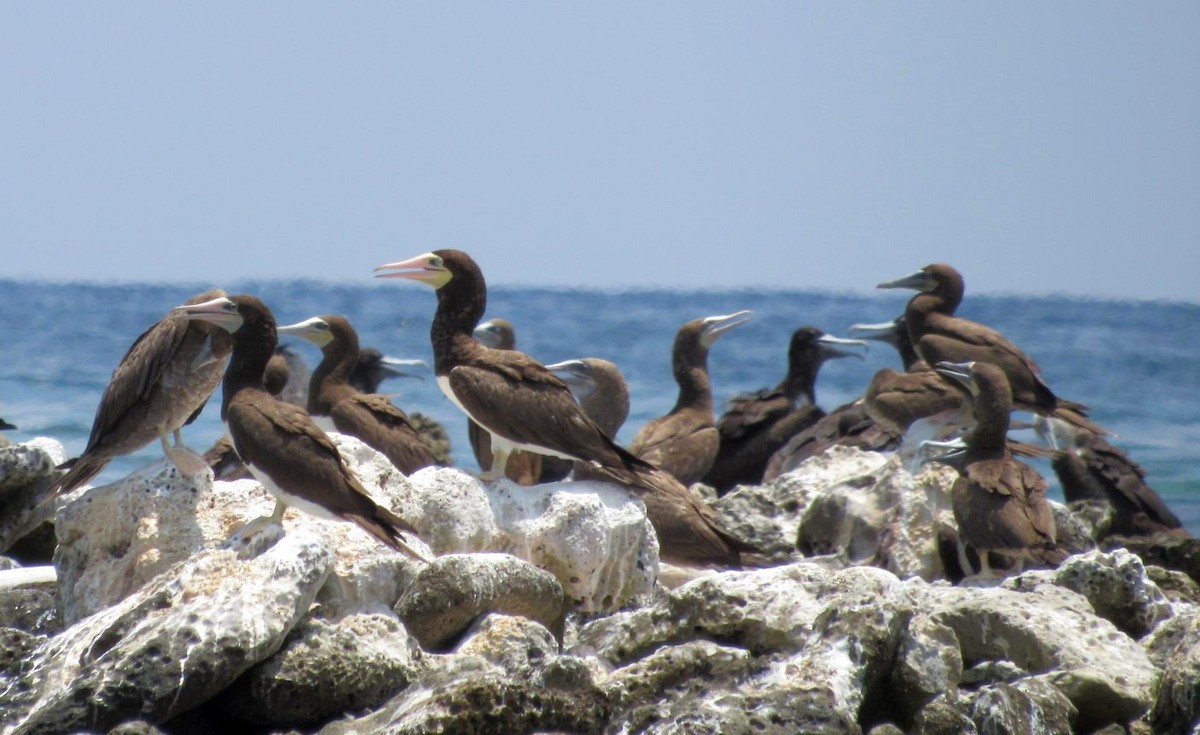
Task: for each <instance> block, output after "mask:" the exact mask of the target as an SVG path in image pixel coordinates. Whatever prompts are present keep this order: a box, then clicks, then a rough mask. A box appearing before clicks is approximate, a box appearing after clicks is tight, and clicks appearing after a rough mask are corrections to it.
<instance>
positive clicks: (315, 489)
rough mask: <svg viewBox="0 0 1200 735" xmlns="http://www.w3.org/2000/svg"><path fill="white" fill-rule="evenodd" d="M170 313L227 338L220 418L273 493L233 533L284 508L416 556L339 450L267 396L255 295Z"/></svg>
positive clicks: (264, 316) (269, 320)
mask: <svg viewBox="0 0 1200 735" xmlns="http://www.w3.org/2000/svg"><path fill="white" fill-rule="evenodd" d="M175 313H177V314H180V315H182V316H184V317H186V318H187V319H188V320H191V321H201V322H208V323H211V324H215V325H217V326H218V327H220V328H222V329H224V330H225V331H227V332H229V333H231V334H232V335H233V354H232V357H231V359H230V361H229V368H228V370H226V372H225V378H224V381H223V383H222V386H223V397H222V401H221V419H222V420H223V421H224V422H225V428H226V431H227V432H228V433H229V436H230V437H231V438H232V439H233V445H234V448H235V449H236V450H237V453H238V456H239V457H241V458H242V461H243V462H245V464H246V467H247V468H249V470H250V473H251V474H252V475H254V477H255V479H257V480H258V481H259V482H261V483H262V485H263V487H265V488H266V489H267V490H268V491H270V492H271V494H272V495H274V496H275V499H276V503H275V511H274V513H272V514H271V515H270V516H268V517H266V518H260V519H257V520H256V521H252V522H251V523H249V524H248V525H247V526H246V527H245V528H243V529H242V530H241V531H239V535H240V536H242V537H247V536H250V535H252V534H253V533H255V532H257V531H258V530H260V529H261V528H263V527H264V526H266V525H269V524H272V523H278V522H279V521H280V520H281V519H282V518H283V513H284V510H285V509H286V507H287V506H288V505H291V506H295V507H297V508H300V509H302V510H304V511H306V512H308V513H311V514H313V515H316V516H318V517H322V518H330V519H334V520H346V521H353V522H354V523H356V524H358V525H359V527H361V528H362V529H363V530H365V531H366V532H367V533H369V534H371V535H372V536H374V537H375V538H376V539H378V540H379V541H380V542H382V543H384V544H386V545H387V546H390V547H391V548H393V549H396V550H397V551H401V552H403V553H405V554H407V555H408V556H410V557H412V558H414V559H422V557H421V555H420V554H418V553H417V552H416V551H415V550H413V549H412V548H411V547H410V546H409V545H408V544H407V543H406V541H405V538H404V533H403V532H405V531H407V532H409V533H413V534H415V533H416V529H414V528H413V527H412V526H411V525H409V524H408V523H407V522H405V521H404V520H403V519H402V518H400V517H399V516H397V515H396V514H394V513H392V512H391V511H390V510H388V509H387V508H384V507H382V506H380V505H379V504H377V503H376V502H375V501H374V500H373V499H372V498H371V496H370V495H369V494H368V493H367V491H366V489H365V488H363V486H362V484H361V483H360V482H359V481H358V478H356V477H355V476H354V475H353V474H352V473H351V472H350V469H349V468H348V467H347V466H346V463H345V462H344V461H342V457H341V455H339V454H338V450H337V447H336V446H334V444H333V442H332V441H331V440H330V438H329V437H328V436H326V435H325V432H323V431H321V429H320V428H318V427H317V425H316V424H315V423H314V422H313V420H312V418H311V417H310V416H309V415H308V412H306V411H305V410H304V409H303V408H301V407H299V406H296V405H294V404H291V403H287V402H285V401H281V400H279V399H277V398H274V397H273V396H271V394H270V393H268V392H267V391H266V389H265V388H264V387H263V377H264V372H265V371H266V368H267V363H268V362H269V361H270V359H271V355H272V354H273V352H274V350H275V345H276V341H277V336H276V332H275V318H274V316H273V315H272V314H271V310H270V309H268V308H267V306H266V305H265V304H263V302H262V301H260V300H258V299H257V298H256V297H254V296H231V297H219V298H215V299H212V300H210V301H205V302H203V303H199V304H191V305H184V306H180V307H178V308H177V309H176V310H175Z"/></svg>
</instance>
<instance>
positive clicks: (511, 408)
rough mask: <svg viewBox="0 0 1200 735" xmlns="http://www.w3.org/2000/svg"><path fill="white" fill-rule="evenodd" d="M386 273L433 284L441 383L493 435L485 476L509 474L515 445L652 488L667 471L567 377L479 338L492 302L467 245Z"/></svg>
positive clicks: (399, 264) (433, 333) (433, 330)
mask: <svg viewBox="0 0 1200 735" xmlns="http://www.w3.org/2000/svg"><path fill="white" fill-rule="evenodd" d="M375 270H376V271H392V272H387V273H380V274H379V277H381V278H406V279H409V280H414V281H419V282H421V283H425V284H427V285H429V286H432V287H433V288H434V290H435V292H436V293H437V300H438V305H437V311H436V312H435V313H434V317H433V325H432V327H431V328H430V341H431V342H432V345H433V355H434V374H435V375H436V376H437V382H438V386H439V387H440V388H441V389H442V392H443V393H445V395H446V397H447V398H449V399H450V401H451V402H452V403H453V404H454V405H456V406H458V407H459V408H460V409H461V410H462V411H463V412H464V413H466V414H467V416H469V417H470V418H472V419H474V421H475V422H476V423H478V424H479V425H480V426H482V427H483V428H484V429H486V430H487V431H488V433H490V434H491V436H492V454H493V455H494V458H495V459H494V461H493V463H492V467H491V469H490V470H488V471H487V472H485V473H484V475H483V478H484V479H486V480H495V479H498V478H500V477H503V476H504V466H505V464H506V463H507V461H508V456H509V454H511V453H512V451H513V450H515V449H523V450H526V451H531V452H537V453H539V454H546V455H550V456H552V457H561V458H563V459H572V460H579V461H582V462H589V463H593V464H594V465H596V466H597V468H599V470H600V471H601V472H603V473H604V474H605V475H606V476H608V477H610V478H611V479H613V480H616V481H617V482H620V483H623V484H625V485H630V486H632V487H636V488H640V489H642V490H652V489H653V488H654V487H655V486H656V482H657V481H658V479H659V477H660V476H661V473H660V472H659V471H658V470H657V469H655V468H654V467H653V465H650V464H648V463H646V462H644V461H642V460H640V459H638V458H637V457H635V456H633V455H632V454H630V453H629V452H627V451H626V450H624V449H622V448H621V447H620V446H618V445H617V444H615V443H614V442H613V441H612V440H611V439H609V438H608V437H607V436H605V435H604V432H603V431H601V430H600V427H598V426H596V424H595V422H593V421H592V420H591V419H590V418H588V417H587V414H585V413H584V411H583V409H582V408H580V406H579V404H578V403H576V402H575V399H574V398H573V397H572V396H571V391H570V389H569V388H567V385H566V383H564V382H563V381H562V380H561V379H559V378H558V377H557V376H555V375H554V373H552V372H550V371H549V370H547V369H546V366H545V365H542V364H541V363H540V362H538V361H537V360H534V359H533V358H531V357H529V356H528V355H526V354H524V353H522V352H520V351H518V350H497V349H493V348H491V347H487V346H485V345H483V344H481V343H480V342H479V341H478V340H476V339H475V337H474V335H473V332H474V330H475V325H476V324H478V323H479V320H480V318H482V316H483V313H484V310H485V309H486V308H487V284H486V282H485V281H484V278H483V273H482V272H481V271H480V270H479V266H478V265H476V263H475V261H474V260H472V259H471V257H470V256H469V255H467V254H466V253H464V252H462V251H461V250H449V249H447V250H436V251H434V252H431V253H425V254H424V255H418V256H417V257H415V258H411V259H409V260H405V261H400V262H397V263H389V264H387V265H381V266H379V267H378V268H376V269H375Z"/></svg>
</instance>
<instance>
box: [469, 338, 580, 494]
mask: <svg viewBox="0 0 1200 735" xmlns="http://www.w3.org/2000/svg"><path fill="white" fill-rule="evenodd" d="M472 334H473V335H474V336H475V339H477V340H479V342H480V343H481V344H483V345H484V346H486V347H491V348H492V349H494V350H515V349H516V348H517V333H516V330H515V329H513V325H512V322H510V321H508V320H507V319H501V318H499V317H497V318H493V319H488V320H487V321H486V322H480V323H479V325H477V326H476V327H475V329H474V330H473V331H472ZM467 441H469V442H470V443H471V451H472V452H473V453H474V454H475V461H476V462H478V463H479V468H480V469H481V470H483V471H485V472H486V471H488V470H490V469H491V468H492V462H493V457H492V435H491V434H489V433H488V432H487V430H486V429H484V428H483V427H482V426H480V425H479V424H477V423H475V421H474V419H471V418H468V419H467ZM552 459H553V458H552ZM544 464H545V456H544V455H541V454H537V453H535V452H522V451H521V450H519V449H518V450H516V451H514V452H513V453H512V454H510V455H508V463H507V464H505V466H504V475H505V477H507V478H508V479H510V480H512V481H513V482H515V483H517V484H518V485H535V484H537V483H539V482H542V481H543V480H542V474H543V470H544ZM564 465H565V466H567V467H569V466H570V465H571V463H570V462H568V461H566V460H559V463H558V464H557V465H556V467H557V469H559V470H561V469H562V467H563V466H564ZM567 471H568V472H569V471H570V470H569V469H568V470H567Z"/></svg>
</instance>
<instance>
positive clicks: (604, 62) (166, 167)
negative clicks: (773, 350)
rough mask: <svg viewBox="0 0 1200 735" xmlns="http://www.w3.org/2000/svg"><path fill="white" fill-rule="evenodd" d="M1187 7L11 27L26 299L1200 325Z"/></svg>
mask: <svg viewBox="0 0 1200 735" xmlns="http://www.w3.org/2000/svg"><path fill="white" fill-rule="evenodd" d="M1198 80H1200V3H1195V2H1155V3H1115V2H1099V3H1097V2H1055V3H1046V4H1033V3H992V4H979V3H888V4H884V3H871V4H864V3H809V2H755V3H735V2H725V3H711V2H686V3H685V2H669V3H639V2H628V3H602V4H601V3H568V2H521V3H509V2H505V3H500V2H446V3H439V2H421V3H413V2H387V3H369V2H352V3H311V2H287V3H284V2H277V3H269V2H257V3H231V2H214V3H132V2H105V3H87V2H72V3H6V4H4V5H3V7H2V8H0V99H2V100H3V103H2V104H3V108H4V113H3V114H0V135H2V136H3V140H4V141H5V142H4V145H3V146H0V242H3V248H4V250H3V251H4V254H5V270H6V274H5V275H8V276H16V277H26V276H28V277H37V278H64V279H89V280H92V279H96V280H114V279H119V280H154V281H161V280H166V281H182V280H186V281H202V282H211V283H215V284H218V285H223V284H225V283H227V282H231V281H234V280H236V279H239V278H244V277H251V278H265V277H279V278H294V277H310V278H328V279H336V280H344V281H354V280H357V279H361V280H363V281H364V282H369V280H370V272H371V268H372V267H373V266H375V265H377V264H379V263H382V262H385V261H391V260H397V259H400V258H405V257H408V256H411V255H415V254H418V253H420V252H424V251H426V250H430V249H433V248H436V247H459V248H462V249H464V250H467V251H469V252H471V253H472V254H473V255H475V256H476V259H477V260H478V261H480V263H481V264H482V265H483V267H484V270H485V273H486V274H487V276H488V278H489V280H490V281H492V282H503V283H544V284H551V285H559V286H602V287H618V288H619V287H625V286H648V285H660V286H668V287H683V286H699V287H705V288H708V287H750V288H754V287H772V288H793V287H794V288H804V289H808V288H822V289H832V290H838V291H841V290H854V291H862V290H869V289H871V288H872V287H873V286H874V285H875V284H876V283H877V282H879V281H881V280H884V279H887V278H892V277H896V276H900V275H903V274H905V273H908V272H910V271H912V270H914V269H916V268H917V267H919V266H921V265H924V264H926V263H929V262H933V261H940V260H944V261H947V262H950V263H952V264H954V265H956V266H957V267H958V268H959V269H960V270H962V271H963V273H964V274H965V275H966V278H967V283H968V288H969V289H970V290H972V291H976V292H1016V293H1067V294H1073V295H1096V296H1107V297H1121V298H1124V297H1133V298H1165V299H1174V300H1184V301H1192V302H1196V301H1200V291H1198V290H1197V287H1196V283H1197V281H1198V279H1200V81H1198Z"/></svg>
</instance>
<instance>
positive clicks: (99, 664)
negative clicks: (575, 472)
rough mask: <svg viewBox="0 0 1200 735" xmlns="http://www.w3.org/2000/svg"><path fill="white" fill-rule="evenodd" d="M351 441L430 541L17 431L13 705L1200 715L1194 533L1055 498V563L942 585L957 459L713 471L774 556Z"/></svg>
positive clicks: (724, 510)
mask: <svg viewBox="0 0 1200 735" xmlns="http://www.w3.org/2000/svg"><path fill="white" fill-rule="evenodd" d="M336 441H337V442H338V444H339V448H340V449H341V451H342V452H343V454H344V455H345V456H346V457H347V460H348V461H349V463H350V464H351V467H352V469H353V470H354V471H355V473H356V474H357V475H358V476H359V477H360V478H361V479H362V480H363V482H364V485H365V486H366V487H367V488H368V489H369V490H370V491H371V492H372V493H373V494H375V496H376V497H377V498H378V499H380V500H381V501H382V502H384V503H386V504H388V505H390V506H391V507H392V508H393V509H394V510H395V511H396V512H398V513H399V514H400V515H401V516H403V517H404V518H406V519H407V520H409V521H410V522H411V523H413V525H414V526H416V527H417V528H418V529H419V531H420V537H421V541H420V542H418V543H417V548H418V549H419V550H420V551H422V553H424V554H425V555H426V556H427V557H428V558H430V559H432V561H431V562H430V563H428V564H425V563H422V562H417V561H414V560H412V559H409V558H406V557H404V556H401V555H399V554H396V553H394V552H392V551H390V550H389V549H387V548H386V547H384V546H382V545H380V544H378V543H377V542H376V541H374V540H373V539H372V538H371V537H369V536H368V535H366V534H365V533H363V532H362V531H360V530H359V529H358V528H357V527H355V526H353V525H352V524H348V523H337V522H332V521H324V520H320V519H316V518H313V517H311V516H308V515H305V514H303V513H300V512H297V511H294V510H293V511H289V512H288V514H287V516H286V517H285V520H284V523H283V526H282V528H280V527H278V526H276V527H274V528H270V529H268V530H267V531H264V532H263V533H261V534H259V535H258V536H255V537H254V538H252V539H250V540H249V541H248V542H240V541H234V542H231V541H229V540H228V539H229V537H230V535H231V534H232V533H233V531H235V530H236V529H237V528H239V527H240V526H242V525H243V524H244V523H246V522H247V521H249V520H252V519H253V518H256V517H258V516H262V515H267V514H268V513H269V512H270V510H271V508H272V504H273V500H272V499H271V498H270V497H269V496H268V494H267V493H266V492H265V491H264V490H263V489H262V488H261V487H260V486H259V485H258V484H257V483H256V482H253V481H250V480H241V481H236V482H216V483H214V482H213V481H212V479H211V476H208V475H204V476H198V477H180V476H178V475H177V473H176V471H175V469H174V468H173V466H171V465H170V464H168V463H166V462H159V463H155V464H152V465H149V466H147V467H145V468H143V469H141V470H139V471H138V472H136V473H134V474H133V475H131V476H129V477H127V478H125V479H123V480H121V481H119V482H117V483H114V484H111V485H107V486H102V487H94V488H85V489H83V490H81V491H79V492H76V493H74V494H72V495H70V496H67V497H66V498H63V499H61V501H60V502H59V503H58V504H57V507H56V508H37V507H35V499H36V498H37V497H38V490H39V488H40V487H44V486H45V484H46V483H48V482H49V480H50V478H52V476H53V473H54V470H53V467H54V465H55V464H57V463H58V462H60V461H62V459H64V457H63V453H62V448H61V446H58V445H57V443H56V442H53V441H52V440H45V439H41V440H36V441H34V442H31V443H28V444H24V445H17V446H11V447H3V448H0V549H3V550H4V551H5V553H6V554H8V557H5V558H3V559H0V638H2V639H3V642H4V645H3V649H2V651H3V654H2V657H0V733H6V734H7V733H22V734H25V733H64V732H81V731H82V732H120V733H154V732H166V733H204V732H217V731H226V732H261V733H274V732H304V733H308V732H319V733H330V734H332V733H383V732H387V733H526V732H528V733H539V732H541V733H552V732H553V733H560V732H571V733H678V732H683V733H710V732H711V733H743V732H753V733H801V732H804V733H877V734H883V733H899V732H911V733H973V732H974V733H1092V732H1102V733H1113V734H1115V733H1123V732H1133V733H1193V732H1200V729H1198V728H1197V725H1196V721H1197V717H1198V715H1200V586H1198V585H1197V579H1198V578H1200V549H1198V547H1197V545H1196V543H1195V540H1194V539H1188V538H1183V539H1180V538H1167V539H1138V540H1130V541H1128V542H1123V541H1121V540H1114V539H1102V543H1101V545H1100V548H1097V544H1096V539H1095V536H1096V535H1097V533H1098V530H1097V529H1099V528H1102V527H1103V521H1104V518H1103V516H1104V510H1103V509H1097V508H1094V507H1080V508H1066V507H1063V506H1058V507H1057V508H1056V513H1057V518H1058V526H1059V538H1060V541H1062V542H1064V543H1065V544H1066V545H1067V546H1068V547H1069V548H1071V549H1072V550H1073V551H1075V552H1076V553H1075V555H1073V556H1072V557H1071V558H1070V559H1069V560H1068V561H1067V562H1066V563H1065V564H1064V565H1063V566H1061V567H1060V568H1059V569H1056V570H1032V571H1027V572H1025V573H1023V574H1020V575H1018V576H1014V577H1010V578H1008V579H1006V580H1004V581H1002V582H991V583H987V584H985V583H982V582H973V581H971V580H968V581H967V582H966V583H963V584H960V585H957V586H955V585H952V584H950V583H949V582H948V581H946V579H945V577H946V572H947V570H946V569H944V568H943V561H942V557H940V556H939V554H938V553H937V543H938V537H939V531H940V530H942V529H943V528H945V527H946V526H948V525H950V526H952V517H951V515H950V511H949V497H948V494H947V492H948V489H949V486H950V484H951V482H952V480H953V472H952V471H951V470H947V469H945V468H939V467H934V466H929V467H926V468H924V469H922V470H921V471H920V472H919V473H917V474H913V473H912V472H910V471H909V470H907V469H906V468H905V467H904V466H903V464H902V463H901V461H900V460H899V458H897V457H892V456H888V455H882V454H874V453H865V452H859V451H857V450H846V449H837V450H835V451H832V452H830V453H828V454H826V455H824V456H821V457H817V458H815V459H813V460H810V461H808V462H806V463H805V464H804V465H802V466H801V467H800V468H799V469H797V470H796V471H794V472H792V473H790V474H788V475H785V476H783V477H781V478H779V479H778V480H776V481H775V482H773V483H771V484H768V485H765V486H761V487H741V488H738V489H737V490H735V491H734V492H732V493H730V494H729V495H726V496H724V497H722V498H720V499H715V500H713V505H714V507H715V508H716V509H717V511H718V512H719V515H720V518H721V522H722V523H723V524H724V525H725V526H726V527H727V528H728V529H729V530H730V531H731V532H732V533H734V534H736V535H738V536H741V537H743V538H745V539H747V540H750V541H753V542H754V543H756V544H757V545H758V546H760V547H761V548H763V549H764V551H766V552H767V556H768V558H769V563H770V564H771V565H770V566H764V567H763V568H755V569H744V570H739V571H724V572H719V573H718V572H714V571H707V570H705V571H701V570H691V569H679V568H670V567H667V566H665V565H661V564H660V563H659V559H658V545H657V541H656V539H655V536H654V532H653V529H652V527H651V526H650V524H649V522H648V521H647V520H646V517H645V509H644V506H643V505H642V503H641V501H640V500H638V499H637V497H636V496H634V495H632V494H630V493H629V492H627V491H626V490H625V489H623V488H620V487H617V486H614V485H609V484H602V483H591V482H579V483H570V482H566V483H555V484H548V485H542V486H538V487H533V488H525V487H518V486H516V485H513V484H510V483H508V482H506V481H501V482H499V483H496V484H494V485H484V484H481V483H480V482H478V481H477V480H476V479H474V478H473V477H471V476H469V475H467V474H465V473H463V472H461V471H458V470H455V469H444V468H429V469H426V470H422V471H420V472H418V473H416V474H414V475H412V476H411V477H405V476H403V475H402V474H400V473H399V472H397V471H396V470H395V469H394V468H392V467H391V465H390V464H388V463H387V462H386V460H384V459H383V458H382V457H380V456H379V455H377V454H376V453H375V452H374V451H373V450H371V449H369V448H367V447H365V446H364V445H362V444H361V443H359V442H358V441H357V440H354V439H351V438H347V437H337V439H336ZM50 521H53V527H52V529H51V526H50V525H49V522H50ZM51 534H53V535H51ZM51 555H52V556H51ZM51 563H52V564H53V574H50V573H49V572H50V570H49V569H48V568H47V567H45V566H43V565H48V564H51Z"/></svg>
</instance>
